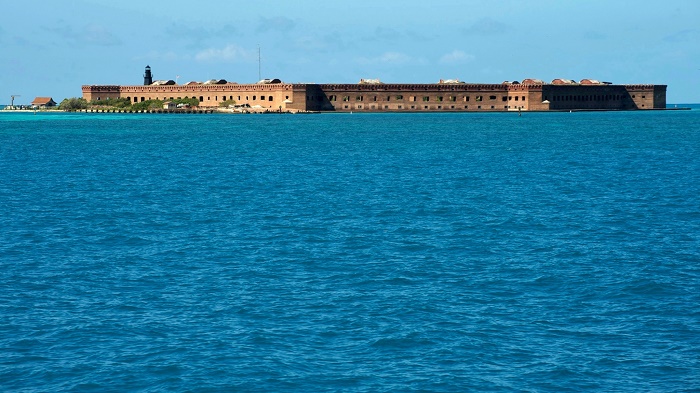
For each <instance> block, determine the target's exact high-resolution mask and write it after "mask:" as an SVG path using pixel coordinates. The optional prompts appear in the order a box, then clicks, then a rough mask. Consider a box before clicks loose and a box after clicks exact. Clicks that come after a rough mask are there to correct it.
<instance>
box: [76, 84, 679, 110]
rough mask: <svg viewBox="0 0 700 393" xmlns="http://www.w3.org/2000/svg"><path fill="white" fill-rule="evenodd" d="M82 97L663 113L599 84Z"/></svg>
mask: <svg viewBox="0 0 700 393" xmlns="http://www.w3.org/2000/svg"><path fill="white" fill-rule="evenodd" d="M82 92H83V98H85V99H86V100H88V101H99V100H105V99H108V98H126V99H128V100H130V101H131V102H134V103H135V102H142V101H147V100H153V99H158V100H163V101H167V100H174V99H177V98H196V99H197V100H199V102H200V107H204V108H213V107H218V106H219V105H220V104H221V103H222V102H224V101H227V100H234V101H236V103H237V104H239V105H250V106H251V107H258V108H262V109H266V110H271V111H275V110H290V109H291V110H300V111H338V112H343V111H348V112H349V111H358V112H387V111H395V112H396V111H399V112H400V111H407V112H410V111H413V112H422V111H436V112H440V111H447V112H449V111H452V112H462V111H528V110H529V111H533V110H534V111H547V110H574V109H576V110H635V109H662V108H665V107H666V86H665V85H648V84H639V85H614V84H607V83H583V81H582V83H567V84H555V83H552V84H545V83H527V82H525V81H524V82H523V83H502V84H473V83H436V84H383V83H375V84H362V83H360V84H287V83H266V84H265V83H258V84H237V83H224V84H204V83H200V84H186V85H176V84H170V85H148V86H137V85H134V86H117V85H85V86H83V87H82Z"/></svg>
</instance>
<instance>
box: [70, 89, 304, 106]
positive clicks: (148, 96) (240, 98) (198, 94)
mask: <svg viewBox="0 0 700 393" xmlns="http://www.w3.org/2000/svg"><path fill="white" fill-rule="evenodd" d="M295 90H298V89H295V87H294V85H290V84H269V85H262V84H253V85H239V84H225V85H169V86H153V85H151V86H83V98H85V99H86V100H88V101H98V100H105V99H107V98H118V97H122V98H128V99H129V100H130V101H131V102H134V103H135V102H141V101H147V100H164V101H167V100H172V99H176V98H185V97H188V98H192V97H194V98H197V99H199V100H200V104H199V105H200V106H201V107H218V106H219V104H220V103H222V102H223V101H226V100H229V99H232V100H235V101H236V103H237V104H249V105H250V106H255V105H259V106H261V107H262V108H265V109H271V110H277V109H279V108H280V107H282V108H285V106H286V105H287V104H286V103H285V102H284V101H285V100H290V101H294V91H295Z"/></svg>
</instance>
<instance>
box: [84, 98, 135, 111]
mask: <svg viewBox="0 0 700 393" xmlns="http://www.w3.org/2000/svg"><path fill="white" fill-rule="evenodd" d="M90 105H97V106H109V107H113V108H120V109H123V108H128V107H130V106H131V101H130V100H129V99H127V98H107V99H106V100H99V101H93V102H91V103H90Z"/></svg>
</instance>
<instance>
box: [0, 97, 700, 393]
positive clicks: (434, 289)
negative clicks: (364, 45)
mask: <svg viewBox="0 0 700 393" xmlns="http://www.w3.org/2000/svg"><path fill="white" fill-rule="evenodd" d="M699 389H700V111H697V110H693V111H669V112H627V113H624V112H623V113H614V112H606V113H524V114H523V116H522V117H518V116H517V115H516V114H509V113H498V114H410V115H405V114H378V115H358V114H354V115H350V114H346V115H332V114H327V115H135V114H132V115H116V114H114V115H112V114H109V115H108V114H64V113H61V114H44V113H39V114H36V115H35V114H31V113H29V114H19V113H11V114H0V390H1V391H5V392H34V391H37V392H45V391H95V392H108V391H142V392H156V391H195V392H199V391H204V392H217V391H259V392H272V391H295V392H315V391H343V392H344V391H357V392H382V391H398V392H403V391H435V392H465V391H488V392H499V391H500V392H579V391H605V392H642V391H649V392H651V391H654V392H691V391H696V392H697V391H699Z"/></svg>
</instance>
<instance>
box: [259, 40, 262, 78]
mask: <svg viewBox="0 0 700 393" xmlns="http://www.w3.org/2000/svg"><path fill="white" fill-rule="evenodd" d="M260 63H261V60H260V44H258V80H259V81H261V80H262V73H261V72H260V69H261V68H260V67H261V66H260Z"/></svg>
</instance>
